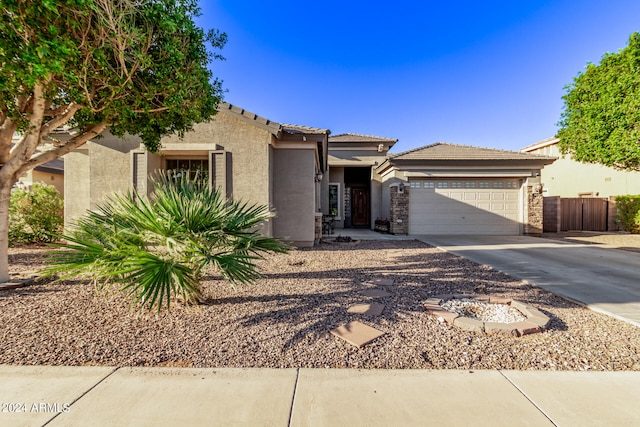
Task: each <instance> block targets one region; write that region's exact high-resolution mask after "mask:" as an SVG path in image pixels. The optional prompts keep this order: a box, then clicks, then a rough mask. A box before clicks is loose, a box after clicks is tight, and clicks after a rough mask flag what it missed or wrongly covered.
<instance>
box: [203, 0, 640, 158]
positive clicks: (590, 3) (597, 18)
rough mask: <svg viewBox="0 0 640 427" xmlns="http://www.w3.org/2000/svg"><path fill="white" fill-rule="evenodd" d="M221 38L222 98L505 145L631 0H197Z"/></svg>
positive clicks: (404, 138) (366, 126)
mask: <svg viewBox="0 0 640 427" xmlns="http://www.w3.org/2000/svg"><path fill="white" fill-rule="evenodd" d="M200 6H201V8H202V13H203V15H202V16H201V17H200V18H199V19H198V23H199V25H200V26H202V27H204V28H218V29H220V30H221V31H224V32H226V33H227V35H228V37H229V41H228V43H227V46H226V47H225V48H224V49H223V50H222V52H221V53H222V54H223V56H225V57H226V61H224V62H214V63H213V64H212V69H213V72H214V75H216V76H217V77H219V78H220V79H222V80H223V81H224V83H223V86H224V88H225V89H226V90H227V92H226V93H225V101H227V102H230V103H232V104H235V105H238V106H240V107H242V108H244V109H246V110H249V111H251V112H254V113H256V114H259V115H261V116H264V117H267V118H269V119H271V120H274V121H277V122H280V123H293V124H299V125H306V126H314V127H321V128H328V129H330V130H331V133H332V134H334V135H335V134H340V133H345V132H353V133H362V134H367V135H377V136H383V137H388V138H397V139H398V140H399V142H398V143H397V144H396V145H395V147H394V149H393V152H396V153H397V152H401V151H405V150H408V149H411V148H416V147H420V146H423V145H428V144H432V143H434V142H438V141H442V142H450V143H455V144H465V145H475V146H480V147H490V148H500V149H506V150H518V149H520V148H522V147H524V146H526V145H529V144H532V143H534V142H536V141H539V140H542V139H544V138H548V137H550V136H553V135H554V134H555V132H556V130H557V126H556V123H557V122H558V120H559V118H560V113H561V111H562V95H563V94H564V92H565V90H564V86H565V85H567V84H568V83H570V82H571V81H572V79H573V78H574V77H575V76H576V75H577V73H578V72H580V71H582V70H583V69H584V67H585V65H586V64H587V63H588V62H598V61H599V59H600V57H601V56H602V55H603V54H604V53H605V52H614V51H617V50H619V49H621V48H623V47H624V46H625V45H626V43H627V39H628V37H629V35H630V34H631V33H633V32H635V31H640V1H638V0H606V1H605V0H554V1H547V0H538V1H533V0H484V1H477V0H476V1H461V0H449V1H447V2H444V1H438V2H435V1H421V2H420V1H405V0H396V1H393V2H389V1H387V2H377V1H367V2H360V1H348V0H342V1H334V0H325V1H319V2H307V1H253V0H245V1H238V0H200Z"/></svg>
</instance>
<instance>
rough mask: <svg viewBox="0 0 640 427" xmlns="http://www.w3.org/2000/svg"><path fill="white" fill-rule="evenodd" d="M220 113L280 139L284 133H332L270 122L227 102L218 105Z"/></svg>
mask: <svg viewBox="0 0 640 427" xmlns="http://www.w3.org/2000/svg"><path fill="white" fill-rule="evenodd" d="M218 111H219V112H223V113H227V114H230V115H232V116H234V117H236V118H237V119H240V120H242V121H244V122H246V123H250V124H252V125H254V126H257V127H259V128H261V129H264V130H267V131H269V132H271V133H272V134H273V135H275V136H276V137H278V138H279V137H280V136H281V134H282V132H283V131H284V132H287V133H290V134H326V135H329V134H330V133H331V131H330V130H329V129H320V128H314V127H309V126H299V125H290V124H280V123H278V122H274V121H273V120H269V119H267V118H265V117H262V116H259V115H257V114H255V113H252V112H250V111H247V110H245V109H244V108H240V107H237V106H235V105H232V104H229V103H227V102H220V103H219V104H218Z"/></svg>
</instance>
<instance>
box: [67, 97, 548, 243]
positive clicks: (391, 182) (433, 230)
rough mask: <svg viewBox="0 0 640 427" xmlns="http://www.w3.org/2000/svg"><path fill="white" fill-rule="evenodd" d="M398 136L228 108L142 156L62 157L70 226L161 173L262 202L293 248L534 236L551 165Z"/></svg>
mask: <svg viewBox="0 0 640 427" xmlns="http://www.w3.org/2000/svg"><path fill="white" fill-rule="evenodd" d="M396 142H397V140H395V139H391V138H382V137H377V136H370V135H361V134H353V133H345V134H340V135H331V136H330V131H329V130H327V129H318V128H312V127H306V126H297V125H287V124H280V123H276V122H273V121H271V120H268V119H266V118H263V117H260V116H258V115H256V114H253V113H250V112H248V111H245V110H243V109H241V108H238V107H236V106H233V105H231V104H226V103H223V104H221V105H220V106H219V113H218V114H217V115H216V116H215V117H214V118H213V120H211V121H210V122H208V123H203V124H199V125H196V126H195V128H194V130H193V131H192V132H188V133H187V134H185V136H184V138H183V140H179V139H178V138H177V137H167V138H165V139H163V140H162V141H161V144H162V149H161V150H160V151H159V152H158V153H149V152H147V151H146V150H145V149H144V146H143V145H142V144H141V141H140V140H139V139H137V138H135V137H128V138H124V139H120V138H116V137H114V136H112V135H108V134H107V135H103V138H101V139H96V140H94V141H90V142H88V143H87V144H85V145H84V146H83V147H81V148H79V149H78V150H76V151H74V152H73V153H70V154H68V155H67V156H66V158H65V167H66V174H67V179H66V180H65V182H66V183H68V184H67V188H66V194H67V197H66V198H65V221H66V223H67V225H68V224H69V223H70V222H71V221H73V220H74V219H76V218H78V217H79V216H80V215H82V214H83V213H84V212H85V211H86V210H88V209H93V208H94V207H95V206H96V204H98V203H100V202H102V201H103V200H105V198H106V197H107V196H109V195H111V194H112V193H113V192H125V191H127V190H129V189H132V188H133V189H136V190H138V191H141V192H143V193H148V192H150V191H152V188H151V184H150V180H149V179H150V178H149V177H150V176H151V175H153V173H154V172H155V171H158V170H168V169H174V170H176V169H177V170H190V171H194V170H201V171H204V172H206V175H207V177H208V179H209V180H210V183H211V185H214V186H217V187H219V188H220V189H221V190H222V191H223V192H224V193H225V194H226V195H228V196H233V197H234V198H236V199H242V200H245V201H250V202H253V203H259V204H263V205H268V206H270V208H271V209H272V210H273V212H274V213H275V217H274V218H273V219H271V220H270V221H269V222H268V223H267V224H265V225H264V229H263V231H264V233H265V234H267V235H271V236H275V237H279V238H282V239H285V240H287V241H290V242H292V243H293V244H295V245H297V246H310V245H313V244H314V243H315V242H317V241H318V239H319V238H320V237H321V236H322V229H323V227H322V222H323V218H324V219H325V220H327V219H328V218H329V221H330V222H331V223H332V224H333V225H334V226H335V228H336V229H337V230H336V231H337V232H338V233H341V234H348V230H349V229H350V228H369V229H373V228H374V226H375V223H376V220H386V221H388V222H387V224H388V225H389V228H390V230H389V231H391V232H392V233H396V234H398V233H402V234H460V233H464V234H514V235H517V234H522V233H536V232H540V231H541V230H542V197H541V195H540V188H541V186H540V178H539V177H540V171H541V169H542V168H543V167H544V166H545V165H548V164H550V163H551V162H553V160H554V159H553V158H552V157H549V156H543V155H533V154H526V153H519V152H510V151H502V150H491V149H484V148H478V147H468V146H460V145H453V144H444V143H437V144H432V145H429V146H426V147H421V148H418V149H415V150H410V151H407V152H404V153H400V154H395V155H393V154H390V152H389V150H390V149H391V148H392V147H393V145H394V144H395V143H396Z"/></svg>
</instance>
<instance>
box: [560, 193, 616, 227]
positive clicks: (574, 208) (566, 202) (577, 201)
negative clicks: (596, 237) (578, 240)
mask: <svg viewBox="0 0 640 427" xmlns="http://www.w3.org/2000/svg"><path fill="white" fill-rule="evenodd" d="M560 212H561V220H560V228H561V230H562V231H569V230H579V231H607V220H608V218H607V214H608V201H607V199H599V198H570V199H569V198H568V199H564V198H563V199H560Z"/></svg>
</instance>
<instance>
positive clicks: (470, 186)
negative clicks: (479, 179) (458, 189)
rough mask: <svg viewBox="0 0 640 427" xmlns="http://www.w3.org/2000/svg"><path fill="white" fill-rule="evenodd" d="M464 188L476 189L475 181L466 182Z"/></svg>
mask: <svg viewBox="0 0 640 427" xmlns="http://www.w3.org/2000/svg"><path fill="white" fill-rule="evenodd" d="M464 186H465V188H476V182H475V181H466V182H465V183H464Z"/></svg>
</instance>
